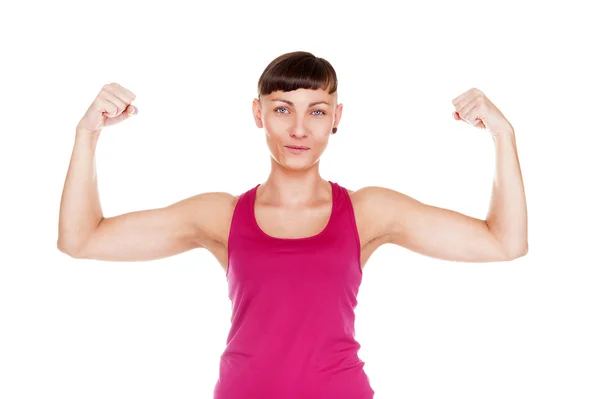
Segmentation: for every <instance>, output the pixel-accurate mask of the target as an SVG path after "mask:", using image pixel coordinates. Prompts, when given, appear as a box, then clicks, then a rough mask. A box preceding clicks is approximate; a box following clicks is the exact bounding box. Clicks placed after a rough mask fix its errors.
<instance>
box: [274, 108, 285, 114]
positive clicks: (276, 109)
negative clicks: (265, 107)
mask: <svg viewBox="0 0 600 399" xmlns="http://www.w3.org/2000/svg"><path fill="white" fill-rule="evenodd" d="M280 109H285V108H281V107H278V108H275V113H276V114H281V112H277V111H278V110H280Z"/></svg>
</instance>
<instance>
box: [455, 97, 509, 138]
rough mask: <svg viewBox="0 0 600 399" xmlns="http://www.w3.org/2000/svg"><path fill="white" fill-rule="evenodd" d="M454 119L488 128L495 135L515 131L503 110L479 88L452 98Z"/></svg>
mask: <svg viewBox="0 0 600 399" xmlns="http://www.w3.org/2000/svg"><path fill="white" fill-rule="evenodd" d="M452 104H454V108H455V109H456V111H454V119H456V120H463V121H465V122H467V123H469V124H471V125H473V126H475V127H477V128H480V129H486V130H487V131H489V132H490V133H491V134H492V135H493V136H498V135H500V134H509V133H514V131H513V127H512V125H511V124H510V122H509V121H508V119H506V118H505V117H504V115H502V112H500V110H499V109H498V108H497V107H496V106H495V105H494V104H493V103H492V102H491V101H490V100H489V98H487V97H486V96H485V94H483V92H482V91H481V90H479V89H476V88H472V89H470V90H468V91H466V92H464V93H463V94H461V95H460V96H458V97H456V98H455V99H454V100H452Z"/></svg>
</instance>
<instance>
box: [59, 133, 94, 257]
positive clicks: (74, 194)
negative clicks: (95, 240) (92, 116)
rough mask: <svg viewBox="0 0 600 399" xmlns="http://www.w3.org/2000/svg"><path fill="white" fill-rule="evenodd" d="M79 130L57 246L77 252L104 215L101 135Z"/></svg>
mask: <svg viewBox="0 0 600 399" xmlns="http://www.w3.org/2000/svg"><path fill="white" fill-rule="evenodd" d="M99 134H100V133H99V132H98V133H97V134H90V132H77V133H76V136H75V137H76V138H75V143H74V146H73V153H72V155H71V161H70V164H69V169H68V171H67V177H66V180H65V185H64V188H63V192H62V197H61V201H60V214H59V222H58V242H57V245H58V248H59V249H60V250H61V251H63V252H68V253H74V252H76V251H78V250H79V248H80V247H81V246H82V245H83V243H84V242H85V241H86V240H87V239H88V238H89V236H90V235H91V234H92V233H93V232H94V231H95V229H96V228H97V227H98V224H99V223H100V221H101V220H102V218H103V215H102V209H101V207H100V197H99V194H98V182H97V175H96V161H95V152H96V144H97V142H98V135H99Z"/></svg>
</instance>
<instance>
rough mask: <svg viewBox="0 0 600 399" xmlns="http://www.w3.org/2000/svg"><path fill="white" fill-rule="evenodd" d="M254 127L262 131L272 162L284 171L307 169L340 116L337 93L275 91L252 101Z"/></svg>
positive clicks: (315, 160)
mask: <svg viewBox="0 0 600 399" xmlns="http://www.w3.org/2000/svg"><path fill="white" fill-rule="evenodd" d="M252 111H253V114H254V120H255V122H256V126H257V127H259V128H264V129H265V134H266V139H267V145H268V147H269V151H270V152H271V156H272V157H273V159H274V160H275V161H276V162H277V163H278V164H280V165H281V166H283V167H284V168H287V169H295V170H299V169H307V168H309V167H311V166H313V165H314V164H315V163H316V162H317V161H318V160H319V158H320V157H321V154H323V151H325V148H326V147H327V142H328V141H329V135H330V134H331V130H332V129H333V128H334V127H336V126H337V125H338V123H339V121H340V118H341V116H342V104H339V105H338V104H337V94H336V93H334V94H329V93H328V92H327V91H325V90H310V89H298V90H294V91H289V92H283V91H275V92H273V93H271V94H269V95H266V96H261V98H260V101H259V100H258V99H254V101H253V103H252Z"/></svg>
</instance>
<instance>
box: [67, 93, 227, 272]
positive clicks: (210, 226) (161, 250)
mask: <svg viewBox="0 0 600 399" xmlns="http://www.w3.org/2000/svg"><path fill="white" fill-rule="evenodd" d="M134 98H135V95H133V93H131V92H130V91H128V90H127V89H125V88H123V87H121V86H119V85H117V84H115V83H113V84H111V85H105V86H104V87H103V89H102V91H101V92H100V94H98V97H97V98H96V99H95V100H94V102H93V103H92V105H91V106H90V108H89V109H88V111H87V112H86V114H85V116H84V117H83V118H82V120H81V121H80V122H79V124H78V125H77V129H76V136H75V144H74V147H73V153H72V155H71V162H70V164H69V169H68V171H67V177H66V180H65V185H64V188H63V193H62V197H61V202H60V215H59V227H58V241H57V246H58V249H59V250H60V251H62V252H64V253H66V254H69V255H70V256H72V257H75V258H84V259H97V260H110V261H144V260H154V259H160V258H165V257H168V256H172V255H176V254H179V253H182V252H185V251H188V250H191V249H193V248H199V247H208V246H211V245H213V244H214V243H222V244H225V245H226V236H227V234H226V232H227V230H228V225H227V223H228V221H229V219H230V216H231V213H232V209H233V206H234V204H235V201H236V197H234V196H233V195H231V194H227V193H218V192H210V193H203V194H198V195H196V196H193V197H190V198H186V199H184V200H182V201H179V202H176V203H174V204H172V205H169V206H166V207H162V208H157V209H148V210H142V211H136V212H129V213H125V214H122V215H118V216H114V217H107V218H105V217H104V216H103V214H102V209H101V207H100V198H99V193H98V184H97V178H96V167H95V151H96V144H97V142H98V138H99V136H100V132H101V130H102V128H104V127H106V126H110V125H113V124H115V123H118V122H120V121H122V120H125V119H127V118H129V117H130V116H131V115H134V114H135V112H136V110H135V107H133V106H132V105H131V102H132V101H133V99H134ZM125 110H127V111H126V112H125Z"/></svg>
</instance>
